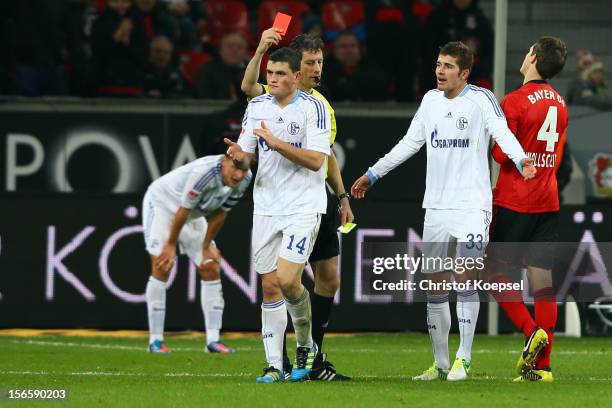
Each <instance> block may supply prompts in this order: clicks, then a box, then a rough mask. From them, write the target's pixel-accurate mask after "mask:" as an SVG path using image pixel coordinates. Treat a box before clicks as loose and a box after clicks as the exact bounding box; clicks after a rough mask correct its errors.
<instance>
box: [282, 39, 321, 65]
mask: <svg viewBox="0 0 612 408" xmlns="http://www.w3.org/2000/svg"><path fill="white" fill-rule="evenodd" d="M289 48H291V49H292V50H295V51H297V52H298V53H299V55H300V61H301V60H302V54H303V53H304V51H310V52H318V51H323V50H324V49H325V43H324V42H323V40H322V39H321V38H320V37H315V36H314V35H310V34H300V35H297V36H295V37H293V40H291V42H290V43H289Z"/></svg>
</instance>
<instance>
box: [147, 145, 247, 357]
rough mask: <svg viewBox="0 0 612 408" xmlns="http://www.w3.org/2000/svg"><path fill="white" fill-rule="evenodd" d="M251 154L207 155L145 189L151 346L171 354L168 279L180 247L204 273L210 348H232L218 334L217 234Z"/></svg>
mask: <svg viewBox="0 0 612 408" xmlns="http://www.w3.org/2000/svg"><path fill="white" fill-rule="evenodd" d="M249 166H250V158H249V157H243V158H242V159H241V160H232V159H231V158H230V157H229V156H225V155H218V156H206V157H202V158H200V159H197V160H194V161H192V162H191V163H188V164H185V165H184V166H181V167H179V168H177V169H175V170H172V171H171V172H169V173H168V174H166V175H164V176H162V177H160V178H159V179H157V180H155V181H154V182H153V183H152V184H151V185H150V186H149V188H148V190H147V192H146V193H145V196H144V200H143V203H142V222H143V226H144V237H145V244H146V248H147V251H148V252H149V254H151V277H150V278H149V282H148V283H147V289H146V298H147V310H148V313H149V351H150V352H151V353H167V352H168V348H167V347H166V344H165V342H164V318H165V315H166V282H167V281H168V277H169V276H170V271H171V270H172V268H173V266H174V262H175V259H176V246H177V244H178V245H179V248H180V250H181V252H182V253H184V254H187V256H188V257H189V259H191V260H192V261H193V262H194V263H195V264H196V265H197V267H198V271H199V273H200V277H201V278H202V282H201V286H200V302H201V305H202V312H203V313H204V324H205V327H206V350H207V351H210V352H213V353H233V352H234V350H233V349H231V348H229V347H227V346H226V345H225V344H223V342H222V341H221V340H220V339H219V332H220V330H221V320H222V317H223V308H224V306H225V301H224V300H223V292H222V290H221V279H220V276H221V275H220V272H221V266H220V262H221V252H220V251H219V248H217V246H216V245H215V242H214V239H215V237H216V236H217V234H218V233H219V231H220V230H221V228H222V227H223V223H224V222H225V219H226V218H227V215H228V212H229V211H230V210H231V209H232V207H233V206H235V205H236V204H237V203H238V201H239V200H240V198H241V197H242V195H243V194H244V192H245V190H246V189H247V187H248V186H249V184H250V182H251V178H252V174H251V171H250V170H249Z"/></svg>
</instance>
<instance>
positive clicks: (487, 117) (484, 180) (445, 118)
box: [368, 84, 527, 211]
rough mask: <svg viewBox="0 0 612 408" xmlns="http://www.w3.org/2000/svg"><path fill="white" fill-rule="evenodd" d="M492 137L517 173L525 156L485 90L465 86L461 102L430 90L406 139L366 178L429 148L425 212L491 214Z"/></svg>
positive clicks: (490, 95)
mask: <svg viewBox="0 0 612 408" xmlns="http://www.w3.org/2000/svg"><path fill="white" fill-rule="evenodd" d="M491 137H493V138H494V139H495V141H496V142H497V143H498V144H499V146H500V148H501V149H502V150H503V151H504V153H506V154H507V155H508V157H510V159H512V160H513V161H514V162H515V163H516V165H517V168H519V169H520V168H521V165H520V162H521V160H522V159H524V158H526V157H527V155H526V154H525V152H524V151H523V148H522V147H521V145H520V144H519V143H518V141H517V140H516V138H515V136H514V135H513V134H512V132H511V131H510V129H508V125H507V123H506V118H505V117H504V113H503V111H502V109H501V107H500V106H499V104H498V103H497V100H496V99H495V96H494V95H493V94H492V93H491V92H490V91H489V90H487V89H484V88H479V87H477V86H474V85H469V84H468V85H466V87H465V88H464V90H463V91H462V92H461V94H460V95H459V96H457V97H455V98H452V99H448V98H446V97H445V96H444V92H442V91H439V90H437V89H433V90H431V91H429V92H427V94H425V96H424V97H423V100H422V102H421V105H420V106H419V109H418V110H417V113H416V114H415V116H414V118H413V119H412V123H411V124H410V127H409V128H408V131H407V132H406V135H405V136H404V137H403V138H402V139H401V140H400V141H399V143H398V144H397V145H395V147H393V149H391V151H390V152H389V153H387V154H386V155H385V156H384V157H383V158H381V159H380V160H378V162H376V164H375V165H374V166H372V167H371V168H370V169H369V170H368V172H369V173H370V174H371V175H373V176H374V177H375V178H381V177H384V176H385V175H386V174H387V173H389V172H390V171H391V170H393V169H394V168H396V167H397V166H399V165H400V164H401V163H403V162H404V161H406V160H407V159H408V158H410V157H411V156H412V155H414V154H415V153H416V152H417V151H418V150H419V149H420V148H421V146H423V144H425V143H427V175H426V180H425V197H424V199H423V208H437V209H464V208H470V209H483V210H487V211H491V207H492V193H491V181H490V174H489V158H488V153H489V142H490V139H491ZM401 188H410V186H409V184H407V185H405V186H401Z"/></svg>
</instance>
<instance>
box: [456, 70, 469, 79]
mask: <svg viewBox="0 0 612 408" xmlns="http://www.w3.org/2000/svg"><path fill="white" fill-rule="evenodd" d="M468 76H470V70H469V69H464V70H463V71H461V74H459V78H460V79H461V80H462V81H467V79H468Z"/></svg>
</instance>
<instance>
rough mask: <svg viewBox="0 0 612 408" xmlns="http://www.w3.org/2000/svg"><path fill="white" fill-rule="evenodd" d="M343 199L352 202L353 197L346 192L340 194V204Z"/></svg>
mask: <svg viewBox="0 0 612 408" xmlns="http://www.w3.org/2000/svg"><path fill="white" fill-rule="evenodd" d="M343 198H346V199H347V200H349V201H350V199H351V195H350V194H349V193H347V192H344V193H342V194H340V195H339V196H338V202H340V201H342V199H343Z"/></svg>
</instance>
